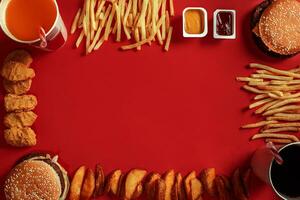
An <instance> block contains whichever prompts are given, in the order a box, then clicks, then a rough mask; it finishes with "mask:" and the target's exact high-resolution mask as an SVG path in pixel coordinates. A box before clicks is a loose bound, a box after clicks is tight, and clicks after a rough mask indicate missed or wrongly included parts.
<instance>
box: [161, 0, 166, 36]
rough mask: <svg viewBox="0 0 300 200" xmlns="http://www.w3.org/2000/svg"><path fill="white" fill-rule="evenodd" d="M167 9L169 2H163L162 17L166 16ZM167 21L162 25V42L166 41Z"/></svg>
mask: <svg viewBox="0 0 300 200" xmlns="http://www.w3.org/2000/svg"><path fill="white" fill-rule="evenodd" d="M166 7H167V0H162V5H161V16H164V15H166ZM166 35H167V32H166V20H163V22H162V25H161V37H162V40H165V39H166Z"/></svg>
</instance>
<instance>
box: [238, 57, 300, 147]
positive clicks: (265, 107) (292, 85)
mask: <svg viewBox="0 0 300 200" xmlns="http://www.w3.org/2000/svg"><path fill="white" fill-rule="evenodd" d="M250 68H253V69H257V70H256V72H255V73H253V74H252V75H250V77H237V78H236V80H238V81H240V82H244V84H245V85H243V86H242V88H243V89H245V90H246V91H248V92H251V93H254V94H256V96H255V97H254V102H253V103H251V104H250V105H249V109H253V108H256V110H255V111H254V113H255V114H257V115H260V116H261V117H263V118H265V119H264V120H262V121H260V122H257V123H252V124H248V125H244V126H242V128H244V129H248V128H260V130H259V134H256V135H254V136H253V137H252V140H256V139H265V141H266V142H267V141H272V140H274V142H275V143H278V144H285V143H290V142H293V141H298V138H297V136H296V135H290V134H288V133H298V132H299V131H300V129H299V126H300V112H299V111H300V105H299V103H300V91H299V90H300V74H299V72H300V68H299V67H297V68H294V69H291V70H279V69H276V68H273V67H269V66H266V65H262V64H257V63H251V64H250Z"/></svg>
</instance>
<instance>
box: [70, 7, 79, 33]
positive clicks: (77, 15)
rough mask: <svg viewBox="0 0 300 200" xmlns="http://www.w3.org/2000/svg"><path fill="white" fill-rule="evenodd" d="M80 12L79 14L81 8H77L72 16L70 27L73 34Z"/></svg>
mask: <svg viewBox="0 0 300 200" xmlns="http://www.w3.org/2000/svg"><path fill="white" fill-rule="evenodd" d="M80 14H81V8H79V9H78V11H77V13H76V15H75V17H74V20H73V23H72V27H71V34H74V33H75V31H76V29H77V24H78V21H79V17H80Z"/></svg>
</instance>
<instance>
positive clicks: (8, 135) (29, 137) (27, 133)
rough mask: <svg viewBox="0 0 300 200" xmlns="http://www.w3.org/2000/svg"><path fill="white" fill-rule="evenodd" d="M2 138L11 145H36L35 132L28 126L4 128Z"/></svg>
mask: <svg viewBox="0 0 300 200" xmlns="http://www.w3.org/2000/svg"><path fill="white" fill-rule="evenodd" d="M4 139H5V141H6V143H7V144H9V145H11V146H13V147H31V146H35V145H36V135H35V132H34V131H33V130H32V129H31V128H29V127H24V128H16V127H14V128H10V129H6V130H4Z"/></svg>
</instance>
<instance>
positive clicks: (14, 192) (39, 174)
mask: <svg viewBox="0 0 300 200" xmlns="http://www.w3.org/2000/svg"><path fill="white" fill-rule="evenodd" d="M57 159H58V157H57V156H54V157H53V158H51V157H50V155H48V154H43V153H34V154H29V155H27V156H25V157H23V158H21V159H20V160H19V161H18V162H17V163H16V165H15V167H14V168H13V169H12V170H11V171H10V173H9V174H8V176H7V178H6V180H5V183H4V193H5V197H6V199H7V200H20V199H28V200H29V199H30V200H41V199H44V200H64V199H66V196H67V194H68V190H69V185H70V184H69V178H68V176H67V172H66V170H65V169H64V168H63V167H62V166H61V165H60V164H59V163H58V162H57Z"/></svg>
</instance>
